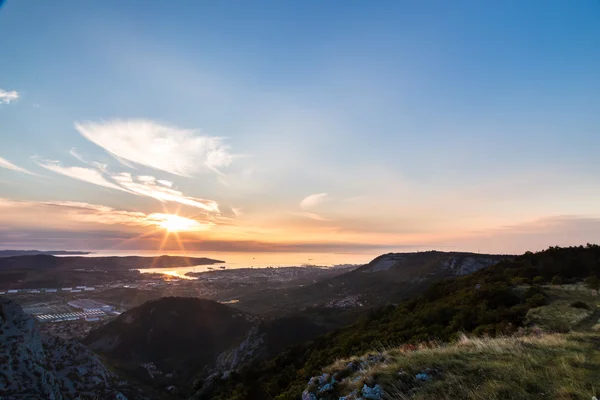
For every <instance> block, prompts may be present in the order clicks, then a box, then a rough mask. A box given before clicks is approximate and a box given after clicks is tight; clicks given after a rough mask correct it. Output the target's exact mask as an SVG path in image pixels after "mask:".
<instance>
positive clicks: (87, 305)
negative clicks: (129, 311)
mask: <svg viewBox="0 0 600 400" xmlns="http://www.w3.org/2000/svg"><path fill="white" fill-rule="evenodd" d="M67 304H68V305H70V306H71V307H73V308H77V309H80V310H82V311H84V312H89V311H105V312H109V311H112V306H109V305H108V304H104V303H102V302H99V301H96V300H89V299H82V300H73V301H69V302H68V303H67Z"/></svg>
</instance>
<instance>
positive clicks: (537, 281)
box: [533, 275, 545, 285]
mask: <svg viewBox="0 0 600 400" xmlns="http://www.w3.org/2000/svg"><path fill="white" fill-rule="evenodd" d="M544 281H545V279H544V277H543V276H540V275H538V276H536V277H535V278H533V284H534V285H541V284H542V283H544Z"/></svg>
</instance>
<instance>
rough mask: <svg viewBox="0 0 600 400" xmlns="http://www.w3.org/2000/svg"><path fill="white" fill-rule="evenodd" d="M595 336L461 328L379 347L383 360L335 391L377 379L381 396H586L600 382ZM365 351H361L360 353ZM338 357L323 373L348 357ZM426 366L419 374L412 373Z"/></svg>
mask: <svg viewBox="0 0 600 400" xmlns="http://www.w3.org/2000/svg"><path fill="white" fill-rule="evenodd" d="M599 347H600V336H597V335H593V334H583V333H580V334H577V333H572V334H567V335H565V334H541V335H536V336H522V337H504V338H495V339H490V338H471V337H466V336H463V337H462V338H461V339H460V340H459V341H458V342H457V343H454V344H451V345H443V346H438V345H436V344H435V343H427V344H423V345H422V346H419V347H417V348H414V347H409V346H404V347H401V348H396V349H389V350H386V351H384V352H383V353H382V355H383V356H384V361H383V362H380V363H377V364H374V365H365V363H363V365H364V368H361V369H360V370H358V371H355V372H353V373H352V374H351V375H350V376H349V377H348V378H347V379H345V380H344V382H343V384H342V385H341V393H350V392H351V391H352V390H354V389H360V388H361V387H362V385H363V384H364V383H367V384H369V385H373V384H374V383H379V384H380V385H381V386H382V387H383V388H384V391H385V393H386V397H387V399H390V400H391V399H394V400H405V399H423V400H425V399H427V400H431V399H452V400H455V399H477V400H479V399H481V400H483V399H486V400H496V399H497V400H501V399H502V400H504V399H514V400H521V399H587V400H590V399H591V398H592V396H594V395H596V388H595V385H598V386H600V379H599V378H600V350H599ZM364 359H365V358H364V357H363V360H364ZM360 360H361V359H360V358H355V359H344V360H339V361H337V362H336V363H334V364H333V365H331V366H330V367H329V368H328V372H329V373H334V372H335V371H341V370H343V369H344V368H345V367H346V365H347V364H348V363H349V362H350V361H355V362H360ZM424 371H430V375H431V376H432V379H431V380H430V381H428V382H422V381H419V380H417V379H415V376H416V374H419V373H422V372H424Z"/></svg>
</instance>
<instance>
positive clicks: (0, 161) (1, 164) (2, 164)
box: [0, 157, 37, 175]
mask: <svg viewBox="0 0 600 400" xmlns="http://www.w3.org/2000/svg"><path fill="white" fill-rule="evenodd" d="M0 168H6V169H10V170H13V171H17V172H22V173H24V174H29V175H37V174H34V173H33V172H30V171H28V170H26V169H25V168H21V167H19V166H18V165H15V164H13V163H11V162H10V161H8V160H6V159H4V158H2V157H0Z"/></svg>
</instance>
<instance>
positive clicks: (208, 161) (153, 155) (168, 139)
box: [75, 119, 233, 177]
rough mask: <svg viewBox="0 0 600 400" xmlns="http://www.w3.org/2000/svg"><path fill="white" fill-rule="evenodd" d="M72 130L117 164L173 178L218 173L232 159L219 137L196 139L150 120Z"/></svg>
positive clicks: (196, 135)
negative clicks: (135, 166) (143, 167)
mask: <svg viewBox="0 0 600 400" xmlns="http://www.w3.org/2000/svg"><path fill="white" fill-rule="evenodd" d="M75 128H76V129H77V130H78V131H79V133H81V134H82V135H83V136H84V137H85V138H87V139H88V140H90V141H91V142H93V143H95V144H97V145H98V146H100V147H102V148H104V149H105V150H106V151H108V152H109V153H111V154H112V155H114V156H115V157H116V158H117V159H118V160H127V161H130V162H133V163H136V164H140V165H144V166H147V167H151V168H155V169H158V170H162V171H166V172H169V173H172V174H175V175H181V176H188V177H189V176H192V175H194V174H196V173H199V172H202V171H203V170H212V171H216V172H219V171H220V170H221V169H222V168H225V167H227V166H229V165H230V164H231V162H232V159H233V156H232V154H231V153H230V148H229V146H227V145H225V144H224V143H223V139H222V138H220V137H213V136H206V135H199V133H198V132H197V131H195V130H190V129H182V128H178V127H174V126H169V125H163V124H159V123H157V122H154V121H151V120H143V119H136V120H113V121H108V122H79V123H76V124H75Z"/></svg>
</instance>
